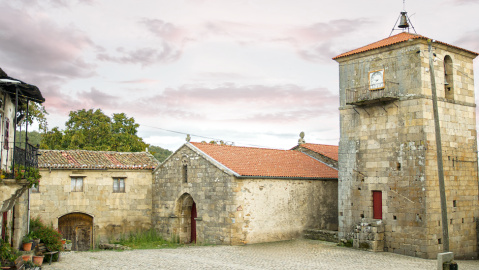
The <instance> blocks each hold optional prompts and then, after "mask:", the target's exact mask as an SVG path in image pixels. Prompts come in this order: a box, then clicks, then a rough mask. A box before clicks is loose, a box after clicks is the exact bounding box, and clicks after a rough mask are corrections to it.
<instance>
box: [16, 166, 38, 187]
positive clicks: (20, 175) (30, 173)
mask: <svg viewBox="0 0 479 270" xmlns="http://www.w3.org/2000/svg"><path fill="white" fill-rule="evenodd" d="M14 177H15V180H17V181H19V180H22V179H25V180H27V181H28V183H29V185H28V187H29V188H31V187H33V186H35V187H38V184H39V183H40V178H42V176H41V175H40V170H39V169H38V168H35V167H28V168H25V166H23V165H15V170H14Z"/></svg>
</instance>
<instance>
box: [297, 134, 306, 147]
mask: <svg viewBox="0 0 479 270" xmlns="http://www.w3.org/2000/svg"><path fill="white" fill-rule="evenodd" d="M303 143H306V141H305V140H304V131H301V133H299V140H298V144H300V145H301V144H303Z"/></svg>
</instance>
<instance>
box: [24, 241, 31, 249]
mask: <svg viewBox="0 0 479 270" xmlns="http://www.w3.org/2000/svg"><path fill="white" fill-rule="evenodd" d="M32 244H33V243H32V242H30V243H23V250H25V251H30V250H32Z"/></svg>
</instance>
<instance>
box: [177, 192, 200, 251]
mask: <svg viewBox="0 0 479 270" xmlns="http://www.w3.org/2000/svg"><path fill="white" fill-rule="evenodd" d="M176 216H177V217H179V224H178V225H177V226H178V228H177V232H179V233H178V234H179V237H180V242H182V243H196V219H195V218H196V217H197V212H196V203H195V201H194V200H193V197H191V195H190V194H188V193H184V194H183V195H181V196H180V198H179V199H178V200H177V202H176Z"/></svg>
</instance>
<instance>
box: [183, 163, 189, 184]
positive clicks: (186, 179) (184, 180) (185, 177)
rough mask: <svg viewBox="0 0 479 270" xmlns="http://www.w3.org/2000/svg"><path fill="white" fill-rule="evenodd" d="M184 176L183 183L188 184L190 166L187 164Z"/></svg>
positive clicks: (184, 166) (184, 168) (184, 167)
mask: <svg viewBox="0 0 479 270" xmlns="http://www.w3.org/2000/svg"><path fill="white" fill-rule="evenodd" d="M182 175H183V182H184V183H188V165H186V164H184V165H183V171H182Z"/></svg>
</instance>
